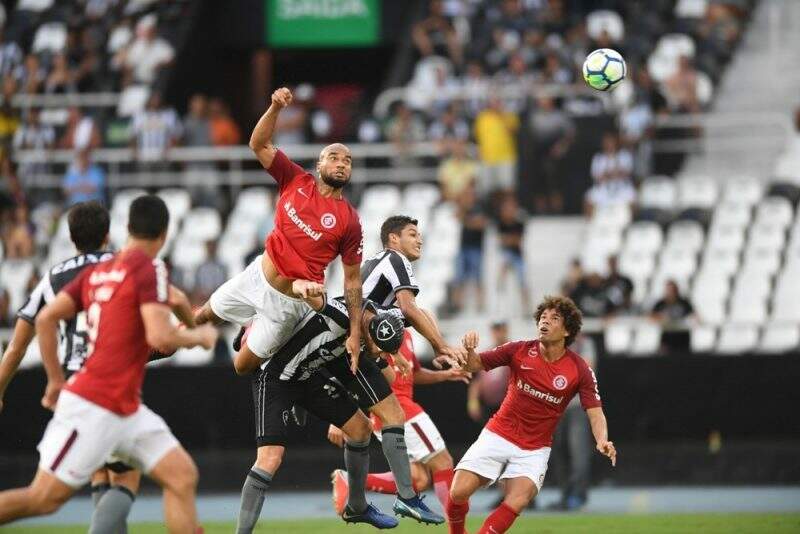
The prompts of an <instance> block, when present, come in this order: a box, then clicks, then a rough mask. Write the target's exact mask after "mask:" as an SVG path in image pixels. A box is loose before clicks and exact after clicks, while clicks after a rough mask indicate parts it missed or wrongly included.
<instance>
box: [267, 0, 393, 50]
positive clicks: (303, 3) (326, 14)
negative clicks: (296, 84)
mask: <svg viewBox="0 0 800 534" xmlns="http://www.w3.org/2000/svg"><path fill="white" fill-rule="evenodd" d="M265 2H266V9H265V10H264V11H265V13H266V17H267V24H266V28H267V43H268V44H270V45H271V46H279V47H289V48H294V47H298V48H300V47H335V46H373V45H375V44H377V43H378V39H379V38H380V21H381V13H380V4H381V0H265Z"/></svg>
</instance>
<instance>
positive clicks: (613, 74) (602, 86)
mask: <svg viewBox="0 0 800 534" xmlns="http://www.w3.org/2000/svg"><path fill="white" fill-rule="evenodd" d="M627 72H628V68H627V66H626V65H625V60H624V59H622V56H621V55H620V54H619V52H617V51H616V50H611V49H610V48H598V49H597V50H595V51H594V52H592V53H591V54H589V55H588V56H586V61H584V62H583V79H584V80H586V83H587V84H588V85H589V87H591V88H592V89H597V90H598V91H610V90H611V89H613V88H614V87H616V86H617V85H619V82H621V81H622V80H623V79H625V74H627Z"/></svg>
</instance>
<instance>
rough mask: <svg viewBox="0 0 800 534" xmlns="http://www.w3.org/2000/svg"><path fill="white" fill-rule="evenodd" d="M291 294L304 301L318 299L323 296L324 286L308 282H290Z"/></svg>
mask: <svg viewBox="0 0 800 534" xmlns="http://www.w3.org/2000/svg"><path fill="white" fill-rule="evenodd" d="M292 293H294V294H295V295H297V296H298V297H301V298H304V299H307V298H309V297H320V296H322V295H324V294H325V286H323V285H322V284H318V283H317V282H311V281H310V280H295V281H294V282H292Z"/></svg>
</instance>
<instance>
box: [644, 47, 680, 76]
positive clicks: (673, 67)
mask: <svg viewBox="0 0 800 534" xmlns="http://www.w3.org/2000/svg"><path fill="white" fill-rule="evenodd" d="M677 70H678V62H677V60H676V58H674V57H670V56H668V55H665V54H655V53H654V54H650V57H648V58H647V72H648V74H650V77H651V78H652V79H653V81H655V82H657V83H663V82H664V81H666V80H667V79H668V78H669V77H670V76H672V75H673V74H675V72H677Z"/></svg>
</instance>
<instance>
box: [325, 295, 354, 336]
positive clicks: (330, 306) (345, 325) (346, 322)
mask: <svg viewBox="0 0 800 534" xmlns="http://www.w3.org/2000/svg"><path fill="white" fill-rule="evenodd" d="M318 313H319V314H320V315H322V316H323V317H325V318H327V319H330V321H328V327H329V328H330V329H331V331H332V332H333V333H334V334H335V335H336V336H340V335H343V334H345V333H347V330H348V329H349V328H350V317H349V316H348V314H347V306H345V305H344V303H343V302H342V301H340V300H338V299H335V298H331V297H328V299H327V300H326V301H325V307H324V308H322V310H321V311H319V312H318Z"/></svg>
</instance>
